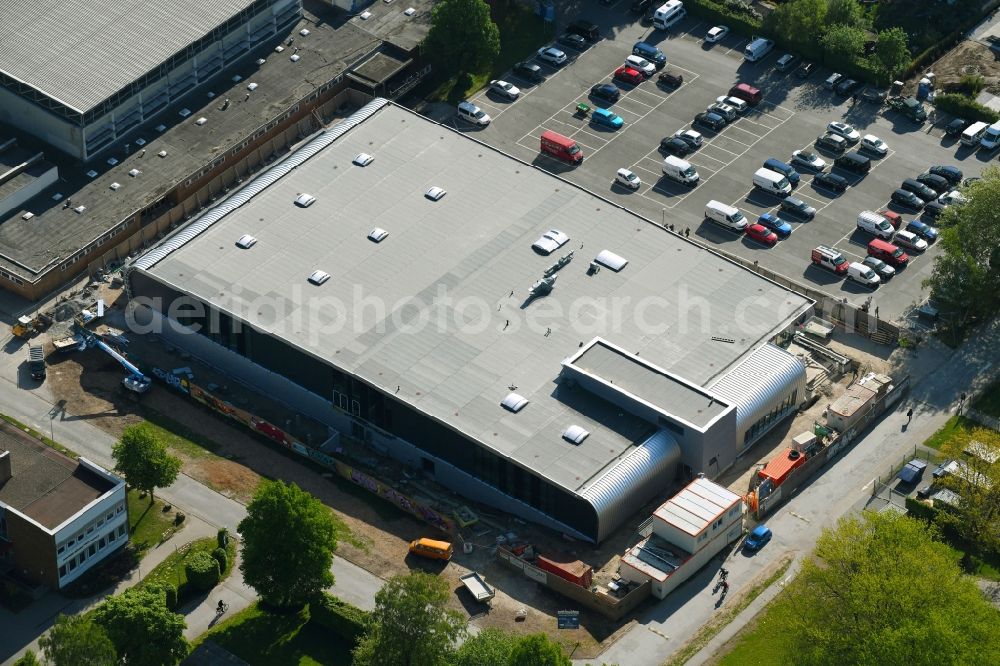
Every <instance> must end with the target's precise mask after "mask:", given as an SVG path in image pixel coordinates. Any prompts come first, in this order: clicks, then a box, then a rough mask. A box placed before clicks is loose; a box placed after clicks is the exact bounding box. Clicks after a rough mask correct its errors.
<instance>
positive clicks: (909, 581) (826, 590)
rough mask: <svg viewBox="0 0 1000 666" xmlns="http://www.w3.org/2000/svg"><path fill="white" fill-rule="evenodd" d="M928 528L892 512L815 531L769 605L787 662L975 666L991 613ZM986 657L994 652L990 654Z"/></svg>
mask: <svg viewBox="0 0 1000 666" xmlns="http://www.w3.org/2000/svg"><path fill="white" fill-rule="evenodd" d="M936 536H937V530H936V528H934V527H933V526H928V525H926V524H924V523H922V522H920V521H917V520H914V519H913V518H910V517H908V516H904V515H900V514H898V513H896V512H894V511H890V512H885V513H865V514H864V515H862V516H860V517H857V516H853V517H850V518H847V519H843V520H841V521H840V523H839V524H838V526H837V528H836V529H834V530H829V529H828V530H824V532H823V534H822V535H821V536H820V538H819V540H818V541H817V544H816V549H815V551H814V555H815V558H816V559H812V558H808V559H806V560H805V561H804V562H803V564H802V570H801V572H800V573H799V575H798V576H797V577H796V578H795V580H794V581H792V583H791V584H789V585H788V586H787V587H786V588H785V592H783V593H782V595H781V596H780V597H779V598H778V599H777V600H776V602H775V607H774V608H773V614H774V621H775V622H776V626H778V627H781V634H782V641H783V642H784V643H785V644H786V645H788V647H789V648H790V649H791V650H793V652H789V654H795V655H796V663H797V664H803V665H806V664H819V665H826V664H830V665H831V666H832V665H834V664H921V663H927V660H928V658H929V655H933V661H934V663H941V664H981V663H988V662H990V660H992V659H994V658H995V655H997V654H1000V632H998V631H997V629H996V628H997V626H998V622H1000V613H998V612H997V610H996V609H995V608H993V607H992V606H991V605H990V604H989V602H988V601H987V600H986V599H985V598H984V596H983V594H982V593H981V592H980V590H979V589H978V588H977V587H976V584H975V583H974V582H973V581H972V579H970V578H969V577H968V576H965V575H962V573H961V571H960V570H959V568H958V564H957V557H956V555H955V554H954V552H953V551H952V550H951V549H950V548H949V547H948V546H946V545H945V544H943V543H940V542H939V541H937V540H936ZM989 655H994V657H990V656H989Z"/></svg>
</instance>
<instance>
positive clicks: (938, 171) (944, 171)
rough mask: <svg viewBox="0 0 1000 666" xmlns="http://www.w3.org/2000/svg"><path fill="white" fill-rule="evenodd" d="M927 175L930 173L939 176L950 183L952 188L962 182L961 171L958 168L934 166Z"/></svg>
mask: <svg viewBox="0 0 1000 666" xmlns="http://www.w3.org/2000/svg"><path fill="white" fill-rule="evenodd" d="M927 173H932V174H934V175H935V176H941V177H942V178H944V179H945V180H947V181H948V182H949V183H951V184H952V186H953V187H956V186H958V184H959V183H961V182H962V170H961V169H959V168H958V167H953V166H947V165H942V164H935V165H934V166H932V167H931V168H930V169H928V170H927Z"/></svg>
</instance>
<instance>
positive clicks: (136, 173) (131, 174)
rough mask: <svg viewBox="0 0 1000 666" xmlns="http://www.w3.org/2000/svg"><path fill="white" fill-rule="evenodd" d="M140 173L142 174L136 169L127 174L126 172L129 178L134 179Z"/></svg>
mask: <svg viewBox="0 0 1000 666" xmlns="http://www.w3.org/2000/svg"><path fill="white" fill-rule="evenodd" d="M140 173H142V172H141V171H139V170H138V169H129V172H128V175H130V176H132V177H133V178H135V177H136V176H138V175H139V174H140Z"/></svg>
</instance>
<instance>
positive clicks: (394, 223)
mask: <svg viewBox="0 0 1000 666" xmlns="http://www.w3.org/2000/svg"><path fill="white" fill-rule="evenodd" d="M333 131H336V130H335V129H332V130H331V132H333ZM359 152H367V153H370V154H372V155H373V156H374V157H375V159H374V161H373V162H372V163H371V164H370V165H368V166H366V167H358V166H355V165H353V164H352V160H353V159H354V158H355V157H356V156H357V154H358V153H359ZM432 185H437V186H440V187H443V188H445V189H446V190H447V191H448V196H446V197H444V198H442V199H441V200H440V201H437V202H431V201H429V200H427V199H425V198H424V193H425V192H426V191H427V188H428V187H430V186H432ZM301 192H309V193H311V194H313V195H315V196H316V198H317V201H316V203H315V204H314V205H313V206H311V207H309V208H307V209H302V208H297V207H295V206H294V205H293V204H292V202H293V200H294V199H295V197H296V196H297V195H298V193H301ZM374 226H379V227H383V228H386V229H391V230H392V234H391V235H390V236H389V238H388V239H387V240H386V241H384V242H382V243H379V244H375V243H372V242H371V241H369V240H368V238H367V235H368V233H369V232H370V231H371V229H372V227H374ZM551 228H558V229H560V230H562V231H564V232H566V233H567V234H568V235H569V236H570V241H569V242H568V243H567V244H566V245H565V246H564V247H563V248H561V249H559V250H557V251H556V252H553V253H552V254H551V255H549V256H542V255H540V254H539V253H537V252H535V251H533V250H532V249H531V244H532V243H533V242H534V241H535V240H536V239H537V238H538V236H539V234H540V233H542V232H544V231H546V230H547V229H551ZM243 233H250V234H252V235H253V236H255V237H256V238H258V243H257V245H256V246H255V247H254V248H253V250H251V251H248V252H247V251H241V250H239V248H236V247H235V245H234V244H233V240H234V239H235V238H238V237H239V236H240V235H241V234H243ZM167 244H169V240H168V243H167ZM605 249H607V250H611V251H613V252H615V253H617V254H619V255H621V256H622V257H625V258H627V259H628V260H629V262H628V265H627V266H626V267H625V268H623V269H622V270H621V271H620V272H617V273H616V272H614V271H611V270H602V271H600V272H598V273H596V274H588V271H587V268H588V263H589V261H590V260H591V259H592V258H593V257H595V256H596V255H597V254H598V253H599V252H600V251H601V250H605ZM570 251H573V252H574V253H575V254H574V258H573V259H572V260H571V261H570V262H569V263H568V264H567V265H565V266H564V267H562V268H561V269H559V270H558V271H557V272H556V276H557V280H556V284H555V287H554V289H553V291H552V293H551V294H549V295H547V296H544V297H540V298H535V299H529V298H528V290H529V288H530V287H531V286H532V285H533V284H534V283H535V282H536V281H538V280H539V279H540V278H541V277H542V275H543V272H544V271H545V270H546V269H547V268H549V267H550V266H552V265H553V264H554V263H555V262H556V261H557V260H558V259H559V257H560V256H561V255H563V254H566V253H568V252H570ZM152 254H153V255H156V256H161V254H160V253H159V251H158V250H154V251H153V253H152ZM162 256H163V258H161V259H159V260H157V261H155V263H152V264H147V263H144V262H143V261H142V260H140V264H139V265H140V266H142V267H141V268H139V269H137V270H138V271H140V272H141V273H145V274H146V275H148V276H150V277H151V278H153V279H154V280H156V281H158V282H161V283H163V284H165V285H168V286H170V287H172V288H174V289H175V290H177V291H179V292H181V293H184V294H189V295H192V296H194V297H196V298H197V299H199V300H202V301H206V302H208V303H210V304H212V305H213V306H214V307H217V308H219V309H221V310H223V311H225V312H227V313H230V314H232V315H233V316H234V317H236V318H237V319H239V320H242V321H245V322H248V323H250V324H251V325H252V326H253V327H254V328H255V329H257V330H259V331H266V332H268V333H270V334H271V335H272V336H273V337H276V338H279V339H282V340H284V341H285V342H286V343H287V344H289V345H292V346H294V347H296V348H298V349H300V350H302V351H304V352H306V353H307V354H309V355H311V356H312V357H314V358H315V359H316V360H317V362H324V363H328V364H330V365H333V366H335V367H337V368H339V369H340V370H342V371H344V372H347V373H349V374H352V375H354V376H356V377H358V378H360V379H361V380H362V381H364V382H366V383H368V384H370V385H371V386H374V387H376V388H377V389H379V390H381V391H383V392H384V393H385V394H386V395H388V396H390V397H391V398H392V399H394V400H399V401H403V402H406V403H408V404H411V405H412V406H413V407H414V408H415V409H417V410H419V411H421V412H423V413H424V414H426V415H428V416H429V417H430V418H433V419H435V420H438V421H440V422H442V423H445V424H447V425H448V426H449V427H451V428H453V429H455V430H457V431H459V432H461V433H463V434H464V435H466V436H467V437H469V438H470V439H474V440H477V441H479V442H481V443H482V445H484V446H487V447H489V448H492V449H494V450H495V451H497V452H498V453H499V454H500V455H502V456H504V457H507V458H510V459H512V460H514V461H516V462H517V463H518V464H520V465H522V466H524V467H526V468H529V469H532V470H536V471H537V472H538V473H540V474H543V475H544V476H546V477H547V478H549V479H550V480H552V481H553V482H555V483H557V484H559V485H561V486H563V487H566V488H569V489H572V490H574V491H578V490H579V489H581V488H583V487H585V486H586V485H587V484H588V482H589V480H592V479H594V478H596V477H597V476H598V475H599V474H600V473H601V471H602V470H605V469H607V468H608V467H609V466H611V465H613V464H614V463H615V462H617V461H618V460H620V459H621V458H622V457H623V456H624V455H627V454H628V453H629V452H631V451H632V450H633V449H634V446H635V445H636V444H637V443H640V442H641V441H643V438H644V437H647V436H649V434H650V428H649V424H645V423H642V422H639V420H638V419H635V418H634V417H630V416H624V415H622V414H621V413H620V412H621V410H619V409H617V408H614V407H613V406H611V405H610V403H606V402H604V401H603V400H601V399H599V398H597V397H594V396H590V395H587V394H586V392H584V391H574V390H572V389H571V388H569V387H567V386H565V385H563V384H562V383H560V380H559V377H560V368H561V363H562V361H563V359H565V358H567V357H568V356H570V355H572V354H573V353H575V352H576V351H577V350H578V349H579V348H580V346H581V345H582V344H584V343H585V342H586V341H588V340H591V339H593V338H594V337H595V336H599V337H603V338H607V339H608V340H609V341H611V342H613V343H615V344H616V345H618V346H620V347H622V348H624V349H628V350H630V351H632V352H634V353H638V354H640V355H641V357H642V358H644V359H647V360H648V361H649V362H650V363H652V364H655V365H656V366H657V367H660V368H663V369H664V370H668V371H670V372H672V373H674V374H676V375H678V376H680V377H683V378H685V379H687V380H688V381H690V382H691V383H693V384H698V385H704V383H705V382H706V381H707V380H708V379H710V378H711V377H713V376H714V375H716V374H717V373H721V372H723V371H724V370H725V369H726V368H727V367H729V366H730V365H731V364H733V363H734V362H736V361H738V360H739V359H741V358H742V357H743V355H744V354H745V353H747V352H748V351H750V350H752V349H754V348H756V347H757V346H759V344H760V343H761V342H763V341H765V340H767V339H769V338H770V337H771V336H773V335H774V334H775V333H776V332H778V331H780V330H783V329H784V328H785V327H787V326H788V325H789V323H790V322H792V321H794V320H795V319H796V318H797V317H798V316H799V315H801V314H802V313H803V312H805V311H806V310H808V309H809V308H810V307H811V301H809V300H808V299H807V298H805V297H803V296H801V295H799V294H797V293H795V292H792V291H790V290H788V289H785V288H784V287H781V286H779V285H777V284H775V283H773V282H770V281H768V280H766V279H764V278H762V277H760V276H758V275H756V274H754V273H752V272H750V271H747V270H745V269H743V268H742V267H740V266H738V265H736V264H734V263H731V262H728V261H726V260H724V259H722V258H721V257H719V256H718V255H715V254H714V253H712V252H710V251H708V250H706V249H704V248H702V247H700V246H698V245H696V244H694V243H690V242H688V241H686V240H685V239H683V238H681V237H679V236H678V235H676V234H671V233H669V232H667V231H666V230H664V229H662V228H661V227H659V226H658V225H655V224H652V223H650V222H649V221H647V220H644V219H643V218H640V217H638V216H636V215H634V214H633V213H631V212H629V211H627V210H624V209H621V208H619V207H617V206H614V205H612V204H610V203H609V202H608V201H606V200H603V199H601V198H600V197H598V196H595V195H594V194H592V193H590V192H587V191H585V190H582V189H580V188H578V187H575V186H573V185H571V184H569V183H567V182H565V181H563V180H561V179H559V178H556V177H554V176H553V175H551V174H548V173H546V172H544V171H541V170H539V169H535V168H533V167H532V166H530V165H527V164H525V163H523V162H520V161H518V160H515V159H513V158H510V157H509V156H507V155H504V154H502V153H500V152H499V151H495V150H493V149H491V148H490V147H488V146H486V145H483V144H481V143H479V142H477V141H474V140H472V139H470V138H469V137H466V136H464V135H462V134H461V133H459V132H456V131H454V130H450V129H448V128H447V127H443V126H440V125H437V124H435V123H433V122H431V121H429V120H427V119H425V118H423V117H421V116H418V115H416V114H414V113H412V112H410V111H407V110H405V109H403V108H400V107H397V106H395V105H392V104H388V105H386V106H384V107H382V108H381V109H380V110H378V111H377V112H375V113H373V114H372V115H371V116H370V117H368V118H367V119H366V120H364V121H363V122H361V123H360V124H358V125H356V126H355V127H353V128H352V129H349V130H347V131H346V132H344V133H343V134H342V135H340V136H339V138H337V139H336V140H335V141H333V143H332V144H331V145H329V146H328V147H326V148H324V149H323V150H322V151H320V152H319V153H318V154H316V155H315V156H314V157H312V158H310V159H309V160H307V161H306V162H304V163H303V164H301V165H299V166H298V167H296V168H295V169H294V170H292V171H291V172H290V173H289V174H288V175H286V176H285V177H283V178H280V179H278V180H277V181H276V182H274V183H273V184H271V185H270V186H268V187H267V188H266V189H265V190H264V191H262V192H260V193H259V194H257V195H256V196H254V197H252V198H251V199H250V200H249V201H247V202H246V203H244V204H243V205H242V206H241V207H240V208H238V209H236V210H234V211H232V212H230V213H229V214H228V215H226V216H225V217H223V218H221V219H219V220H218V221H216V222H215V223H213V224H212V225H211V226H209V227H208V228H207V229H205V230H204V231H202V232H201V233H200V234H199V235H197V236H196V237H194V238H193V239H191V240H188V241H187V242H186V243H184V244H183V245H181V246H180V247H178V248H177V249H174V250H173V251H171V252H168V253H164V254H163V255H162ZM315 269H322V270H324V271H327V272H329V273H330V274H331V279H330V280H329V281H328V282H327V283H326V284H324V285H323V286H322V287H319V288H314V287H312V286H311V285H308V284H307V283H306V277H307V276H308V275H309V273H310V272H311V271H312V270H315ZM319 292H322V300H313V299H312V297H313V296H315V295H317V294H319ZM747 298H750V299H753V301H754V303H756V304H757V306H755V307H749V308H746V307H743V306H745V299H747ZM691 300H696V301H698V302H699V303H704V304H707V307H699V308H698V312H696V313H695V315H694V316H695V321H688V319H687V318H688V317H689V316H690V315H691V314H692V313H689V312H686V311H685V310H684V304H685V303H687V302H689V301H691ZM639 302H655V303H656V305H657V307H656V308H654V309H650V310H649V311H648V312H647V313H646V316H645V318H643V317H640V316H638V313H637V310H636V304H637V303H639ZM268 303H270V304H281V306H282V307H281V308H280V309H277V308H274V307H270V306H268V307H265V306H264V304H268ZM615 304H618V305H620V306H621V307H622V312H624V316H623V317H621V318H620V320H615V319H614V318H613V317H611V316H610V313H611V311H612V310H613V308H612V307H611V306H613V305H615ZM765 304H769V306H765ZM383 306H384V307H383ZM604 306H607V310H606V311H607V312H608V313H609V314H608V315H607V316H604V315H603V314H602V312H604ZM738 309H740V317H741V319H740V321H741V323H742V328H741V327H737V326H736V324H735V322H736V321H737V317H736V316H735V313H736V312H737V310H738ZM442 322H443V323H442ZM718 335H725V336H728V337H729V338H731V339H732V342H726V343H720V342H718V341H716V340H713V339H712V337H713V336H718ZM512 387H516V388H512ZM511 391H516V392H517V393H518V394H520V395H521V396H523V397H524V398H525V399H526V400H527V401H528V404H527V406H526V407H525V408H524V409H522V410H521V411H519V412H517V413H512V412H510V411H508V410H506V409H504V408H503V407H501V405H500V402H501V401H502V400H503V399H504V397H505V396H506V395H507V394H508V393H510V392H511ZM570 425H579V426H580V427H582V428H584V429H585V430H587V431H588V432H589V433H590V435H589V436H588V437H587V438H586V439H585V440H584V441H583V442H581V443H580V444H579V445H574V444H571V443H569V442H566V441H565V440H563V439H562V432H563V431H564V430H565V429H566V427H568V426H570Z"/></svg>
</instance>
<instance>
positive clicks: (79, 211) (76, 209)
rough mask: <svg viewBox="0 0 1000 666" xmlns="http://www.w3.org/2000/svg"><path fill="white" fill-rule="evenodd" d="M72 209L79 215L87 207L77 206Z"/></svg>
mask: <svg viewBox="0 0 1000 666" xmlns="http://www.w3.org/2000/svg"><path fill="white" fill-rule="evenodd" d="M73 210H75V211H76V214H77V215H80V214H81V213H83V211H85V210H87V207H86V206H77V207H76V208H74V209H73Z"/></svg>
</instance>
